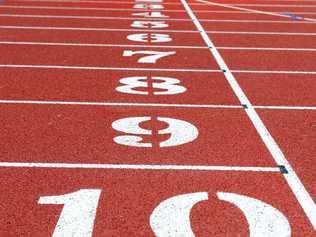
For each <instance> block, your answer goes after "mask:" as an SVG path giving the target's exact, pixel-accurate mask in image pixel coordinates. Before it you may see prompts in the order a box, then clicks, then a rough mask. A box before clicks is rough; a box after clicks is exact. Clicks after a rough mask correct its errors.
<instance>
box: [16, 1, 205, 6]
mask: <svg viewBox="0 0 316 237" xmlns="http://www.w3.org/2000/svg"><path fill="white" fill-rule="evenodd" d="M10 2H62V3H63V2H65V3H100V4H107V3H111V4H135V1H101V0H100V1H94V0H80V1H77V0H16V1H10ZM162 3H163V5H181V6H182V4H181V3H180V2H162ZM156 4H158V3H156ZM192 5H202V4H201V3H192Z"/></svg>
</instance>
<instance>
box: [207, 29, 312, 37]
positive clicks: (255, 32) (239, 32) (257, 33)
mask: <svg viewBox="0 0 316 237" xmlns="http://www.w3.org/2000/svg"><path fill="white" fill-rule="evenodd" d="M206 33H211V34H234V35H235V34H239V35H301V36H315V35H316V32H315V33H297V32H262V31H216V30H210V31H206Z"/></svg>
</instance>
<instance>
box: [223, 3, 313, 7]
mask: <svg viewBox="0 0 316 237" xmlns="http://www.w3.org/2000/svg"><path fill="white" fill-rule="evenodd" d="M229 5H230V6H240V7H301V8H316V5H297V4H258V3H254V4H248V3H247V4H246V3H237V4H235V3H232V4H229Z"/></svg>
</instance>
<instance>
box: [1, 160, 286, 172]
mask: <svg viewBox="0 0 316 237" xmlns="http://www.w3.org/2000/svg"><path fill="white" fill-rule="evenodd" d="M0 167H2V168H3V167H7V168H55V169H127V170H184V171H186V170H194V171H244V172H249V171H252V172H276V173H280V172H281V171H280V168H279V167H247V166H206V165H143V164H139V165H138V164H137V165H132V164H82V163H35V162H0Z"/></svg>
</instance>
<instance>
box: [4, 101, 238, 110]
mask: <svg viewBox="0 0 316 237" xmlns="http://www.w3.org/2000/svg"><path fill="white" fill-rule="evenodd" d="M0 104H34V105H88V106H114V107H117V106H131V107H144V106H145V107H180V108H214V109H242V108H243V107H242V106H241V105H211V104H208V105H206V104H160V103H123V102H122V103H121V102H120V103H115V102H82V101H78V102H76V101H44V100H0Z"/></svg>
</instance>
